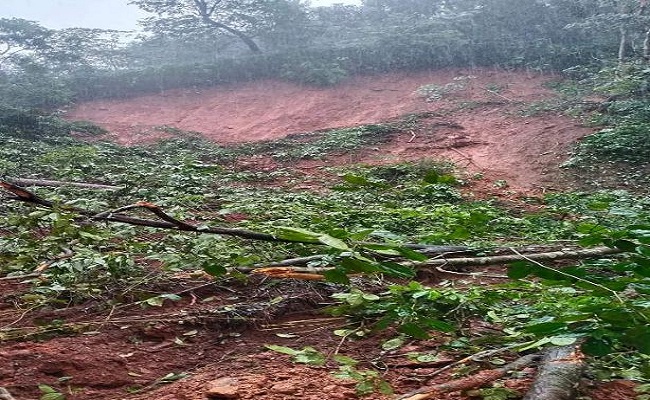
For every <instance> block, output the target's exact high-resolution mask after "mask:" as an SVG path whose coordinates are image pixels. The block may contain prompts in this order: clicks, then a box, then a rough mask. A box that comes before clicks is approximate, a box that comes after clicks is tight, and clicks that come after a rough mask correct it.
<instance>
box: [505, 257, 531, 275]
mask: <svg viewBox="0 0 650 400" xmlns="http://www.w3.org/2000/svg"><path fill="white" fill-rule="evenodd" d="M533 271H534V268H533V266H532V265H531V264H530V263H529V262H526V261H515V262H513V263H511V264H510V265H509V266H508V278H510V279H522V278H525V277H527V276H528V275H530V274H531V273H532V272H533Z"/></svg>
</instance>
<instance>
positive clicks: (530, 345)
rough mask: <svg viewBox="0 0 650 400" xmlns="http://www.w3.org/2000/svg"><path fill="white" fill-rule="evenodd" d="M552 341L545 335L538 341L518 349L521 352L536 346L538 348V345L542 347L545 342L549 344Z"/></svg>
mask: <svg viewBox="0 0 650 400" xmlns="http://www.w3.org/2000/svg"><path fill="white" fill-rule="evenodd" d="M550 342H551V339H550V338H548V337H543V338H541V339H539V340H538V341H536V342H534V343H531V344H529V345H526V346H523V347H520V348H518V350H519V351H520V352H521V351H526V350H530V349H535V348H538V347H542V346H544V345H545V344H549V343H550Z"/></svg>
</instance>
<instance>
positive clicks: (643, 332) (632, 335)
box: [624, 325, 650, 354]
mask: <svg viewBox="0 0 650 400" xmlns="http://www.w3.org/2000/svg"><path fill="white" fill-rule="evenodd" d="M624 339H625V341H626V342H627V343H629V344H631V345H632V346H633V347H635V348H636V349H637V350H639V351H640V352H641V353H643V354H650V328H649V327H648V325H640V326H636V327H634V328H632V329H631V330H629V331H628V332H627V333H626V334H625V336H624Z"/></svg>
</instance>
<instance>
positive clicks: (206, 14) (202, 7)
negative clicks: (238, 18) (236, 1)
mask: <svg viewBox="0 0 650 400" xmlns="http://www.w3.org/2000/svg"><path fill="white" fill-rule="evenodd" d="M219 3H220V1H217V2H215V3H214V4H213V5H212V7H210V9H208V3H207V2H206V1H205V0H194V5H195V6H196V9H197V11H198V12H199V16H201V19H202V20H203V22H205V23H206V24H208V25H210V26H212V27H214V28H217V29H222V30H224V31H226V32H228V33H231V34H233V35H235V36H237V38H239V40H241V41H242V42H244V43H245V44H246V46H248V48H249V49H250V51H252V52H253V53H261V52H262V51H261V50H260V48H259V46H257V43H255V42H254V41H253V39H251V38H250V37H248V35H246V34H245V33H244V32H242V31H240V30H237V29H235V28H232V27H230V26H228V25H226V24H224V23H221V22H218V21H215V20H213V19H212V18H211V17H212V14H213V13H214V11H215V9H216V7H217V5H218V4H219Z"/></svg>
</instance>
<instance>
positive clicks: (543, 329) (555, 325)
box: [524, 322, 567, 336]
mask: <svg viewBox="0 0 650 400" xmlns="http://www.w3.org/2000/svg"><path fill="white" fill-rule="evenodd" d="M566 327H567V324H566V323H564V322H542V323H541V324H534V325H529V326H527V327H526V328H525V329H524V331H525V332H528V333H534V334H535V335H538V336H542V335H548V334H550V333H555V332H558V331H561V330H565V329H566Z"/></svg>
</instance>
